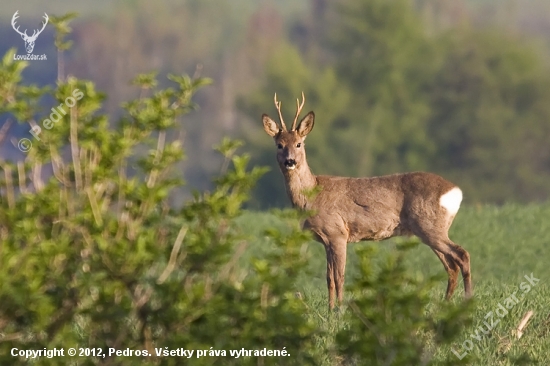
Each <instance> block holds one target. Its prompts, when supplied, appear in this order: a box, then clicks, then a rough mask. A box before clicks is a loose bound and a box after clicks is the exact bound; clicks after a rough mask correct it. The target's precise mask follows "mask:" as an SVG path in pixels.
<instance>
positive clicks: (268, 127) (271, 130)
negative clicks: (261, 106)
mask: <svg viewBox="0 0 550 366" xmlns="http://www.w3.org/2000/svg"><path fill="white" fill-rule="evenodd" d="M262 122H263V123H264V130H265V132H266V133H267V134H268V135H269V136H271V137H275V136H277V135H278V134H279V132H281V129H280V128H279V126H277V123H275V121H274V120H272V119H271V118H269V116H268V115H267V114H262Z"/></svg>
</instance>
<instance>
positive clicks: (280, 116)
mask: <svg viewBox="0 0 550 366" xmlns="http://www.w3.org/2000/svg"><path fill="white" fill-rule="evenodd" d="M273 101H274V102H275V107H276V108H277V112H279V121H281V129H282V130H283V131H286V130H287V129H286V126H285V122H284V121H283V114H282V113H281V104H282V103H281V102H279V101H277V93H275V96H274V97H273Z"/></svg>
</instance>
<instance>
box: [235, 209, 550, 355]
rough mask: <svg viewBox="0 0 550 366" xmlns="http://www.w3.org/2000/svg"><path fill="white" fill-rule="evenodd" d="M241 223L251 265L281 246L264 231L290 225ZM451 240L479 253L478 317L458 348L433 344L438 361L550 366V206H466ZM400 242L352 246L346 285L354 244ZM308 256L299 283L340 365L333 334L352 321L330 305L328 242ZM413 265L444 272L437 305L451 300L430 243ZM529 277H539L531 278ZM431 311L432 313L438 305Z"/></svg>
mask: <svg viewBox="0 0 550 366" xmlns="http://www.w3.org/2000/svg"><path fill="white" fill-rule="evenodd" d="M240 225H241V226H242V227H243V229H244V230H245V231H246V232H248V233H250V235H251V237H253V238H254V239H253V240H252V242H251V244H250V246H249V247H248V250H247V252H246V253H245V255H244V256H243V258H241V260H242V265H243V266H244V267H246V263H247V261H248V258H250V257H251V256H261V255H262V254H263V253H265V252H267V251H269V250H272V249H273V248H272V247H271V245H272V244H270V243H269V241H268V240H267V239H264V235H263V232H264V230H265V229H266V228H268V227H278V228H282V227H284V225H283V223H282V222H281V221H280V219H278V218H276V217H274V216H273V215H272V214H269V213H258V212H248V213H246V214H245V215H243V216H242V217H241V218H240ZM450 237H451V239H452V240H453V241H455V242H456V243H457V244H460V245H462V246H463V247H464V248H466V250H468V251H469V253H470V255H471V261H472V277H473V283H474V298H475V300H474V313H473V322H472V324H470V325H466V324H465V325H464V327H463V329H462V330H461V334H460V336H459V337H458V341H457V342H455V343H454V344H453V345H452V347H446V348H441V349H436V348H433V349H432V351H433V353H434V356H433V357H434V359H435V360H436V362H435V364H444V362H445V360H447V359H451V360H452V361H456V363H458V361H459V357H457V356H455V354H456V355H459V356H464V358H463V360H462V364H464V362H465V364H470V365H518V364H526V365H531V364H538V365H550V253H549V251H548V247H549V245H550V204H544V205H542V204H541V205H537V204H532V205H526V206H519V205H512V204H509V205H505V206H502V207H495V206H475V207H473V206H466V207H463V208H462V209H461V211H460V212H459V214H458V215H457V217H456V219H455V221H454V223H453V226H452V228H451V231H450ZM397 240H399V239H397ZM395 242H396V241H395V240H389V241H383V242H369V243H367V242H364V243H358V244H351V245H350V246H349V247H348V263H347V268H346V279H347V280H346V281H347V283H346V284H349V282H350V281H352V280H353V277H354V276H356V275H357V261H358V258H357V255H356V253H355V250H354V247H356V246H364V245H371V246H375V247H376V248H377V250H378V252H377V254H376V255H377V256H378V255H382V254H383V253H384V252H385V251H392V250H395V249H394V248H395ZM304 255H307V256H309V257H310V260H309V265H308V268H307V269H306V273H304V274H303V275H302V276H301V277H300V278H297V279H296V282H295V286H296V287H297V290H298V291H300V292H301V294H302V295H303V298H304V301H305V302H306V304H307V305H308V308H309V309H310V313H309V314H308V316H309V317H311V318H312V319H313V320H314V321H316V322H317V323H318V325H319V327H320V328H321V329H323V330H325V331H326V332H327V333H326V334H327V336H326V337H323V338H320V339H319V340H318V342H319V344H318V346H319V347H318V349H319V352H320V354H321V358H322V359H323V365H337V364H340V363H339V360H338V359H336V358H335V357H334V356H333V354H332V353H331V351H330V350H331V347H332V343H331V342H332V340H331V339H332V337H331V335H333V334H335V333H336V331H338V330H339V329H342V327H346V324H343V322H342V321H340V320H341V319H340V315H339V314H338V313H336V314H334V313H329V311H328V308H327V289H326V281H325V266H326V261H325V252H324V249H323V247H322V245H321V244H319V243H316V242H311V243H309V244H308V245H307V247H304ZM407 266H408V267H410V270H411V271H414V272H417V273H419V274H421V275H422V276H424V277H427V276H429V275H434V274H440V275H441V283H440V285H439V286H438V287H437V288H435V289H434V290H433V293H432V297H433V299H434V303H435V302H436V301H438V300H439V299H441V298H442V297H443V295H444V291H445V288H446V284H447V281H446V273H445V271H444V269H443V266H442V265H441V263H440V262H439V260H438V259H437V257H436V256H435V255H434V254H433V252H432V251H431V250H430V249H429V248H428V247H427V246H425V245H423V244H419V245H418V246H417V247H415V248H413V249H412V250H410V252H409V255H408V256H407ZM525 276H528V277H530V278H531V280H530V281H531V283H529V282H528V281H527V279H526V278H525ZM531 276H532V277H531ZM532 278H534V279H532ZM537 280H538V281H537ZM514 296H515V299H516V300H517V301H516V300H514ZM462 297H463V285H462V281H461V282H460V283H459V286H458V287H457V291H456V292H455V295H454V298H453V300H452V301H453V302H454V303H457V304H459V303H460V302H461V301H462ZM506 301H508V302H506ZM499 304H500V305H499ZM506 306H507V307H508V309H506ZM529 310H532V311H533V312H534V315H533V317H532V318H531V320H530V322H529V324H528V326H527V327H526V328H525V330H524V334H523V337H522V338H521V339H519V340H517V339H516V338H515V336H514V335H513V333H512V332H513V330H514V329H515V328H516V327H517V326H518V324H519V322H520V320H521V318H522V317H523V316H524V314H525V313H527V312H528V311H529ZM344 311H345V310H344ZM426 311H427V312H428V314H429V312H430V311H431V309H430V308H428V309H426ZM484 322H486V323H484ZM488 328H490V329H489V330H488ZM485 333H486V334H485ZM419 336H420V335H419ZM468 348H470V350H469V351H468ZM453 350H454V352H453ZM449 356H451V357H449Z"/></svg>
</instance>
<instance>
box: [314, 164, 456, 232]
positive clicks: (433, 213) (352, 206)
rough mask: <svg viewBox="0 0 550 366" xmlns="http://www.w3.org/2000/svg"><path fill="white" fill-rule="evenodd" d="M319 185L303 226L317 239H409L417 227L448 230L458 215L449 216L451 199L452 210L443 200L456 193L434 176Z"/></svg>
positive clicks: (330, 180)
mask: <svg viewBox="0 0 550 366" xmlns="http://www.w3.org/2000/svg"><path fill="white" fill-rule="evenodd" d="M317 181H318V184H319V186H320V187H321V190H320V192H319V193H318V195H317V196H316V198H315V200H314V202H313V203H312V205H311V207H310V208H311V209H313V210H314V211H315V212H316V214H315V215H314V216H313V217H312V218H310V219H308V220H307V221H306V225H305V226H307V227H308V228H310V229H312V230H313V231H314V232H315V233H317V234H318V235H319V236H321V238H322V237H325V236H333V235H340V234H341V235H343V236H346V237H347V238H348V239H347V240H348V242H356V241H360V240H382V239H387V238H389V237H392V236H396V235H411V234H413V233H416V232H417V230H418V228H419V225H424V226H429V225H443V226H445V225H447V224H448V225H450V222H449V223H447V221H448V220H449V219H450V220H451V221H452V218H453V217H454V215H455V214H456V211H455V212H450V211H452V210H454V208H453V207H454V206H453V207H451V206H452V205H454V204H455V203H456V202H455V201H456V199H455V196H454V195H453V196H452V198H453V200H450V201H449V200H447V201H449V202H451V205H450V204H448V202H447V201H445V200H442V198H441V197H442V196H445V194H446V193H448V192H451V191H453V189H455V190H458V188H457V187H456V185H454V184H453V183H451V182H449V181H447V180H445V179H444V178H442V177H440V176H438V175H436V174H432V173H424V172H415V173H404V174H394V175H387V176H380V177H372V178H344V177H333V176H317ZM454 192H455V191H453V192H451V193H454ZM457 192H458V193H460V190H458V191H457ZM447 196H449V195H447ZM461 198H462V196H461V193H460V199H461ZM442 203H443V206H442ZM445 205H446V206H449V207H451V209H450V210H449V208H447V209H446V208H445V207H444V206H445ZM458 205H460V200H459V201H458ZM456 210H458V207H456ZM451 213H452V215H451ZM441 218H443V221H441Z"/></svg>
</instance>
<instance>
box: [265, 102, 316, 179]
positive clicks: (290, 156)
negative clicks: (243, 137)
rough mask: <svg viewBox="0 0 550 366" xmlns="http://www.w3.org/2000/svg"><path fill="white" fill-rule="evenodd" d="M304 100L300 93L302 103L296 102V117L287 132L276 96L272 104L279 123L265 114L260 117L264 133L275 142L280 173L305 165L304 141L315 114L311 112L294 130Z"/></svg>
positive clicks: (311, 127) (310, 128)
mask: <svg viewBox="0 0 550 366" xmlns="http://www.w3.org/2000/svg"><path fill="white" fill-rule="evenodd" d="M305 101H306V99H305V97H304V93H303V92H302V103H301V104H300V101H299V100H298V99H297V100H296V115H295V116H294V121H293V122H292V128H291V130H290V131H288V130H287V128H286V126H285V123H284V121H283V116H282V114H281V102H279V101H277V94H275V97H274V102H275V107H276V108H277V112H279V120H280V122H281V124H280V125H278V124H277V123H276V122H275V121H273V120H272V119H271V118H270V117H269V116H268V115H267V114H263V115H262V122H263V124H264V130H265V132H266V133H267V134H268V135H269V136H271V137H273V140H275V146H276V147H277V162H278V163H279V167H280V168H281V171H282V172H285V171H287V172H290V171H292V170H294V169H296V168H300V166H302V165H303V164H306V150H305V146H304V140H305V139H306V136H307V134H308V133H310V132H311V130H312V129H313V124H314V120H315V114H314V113H313V111H311V112H309V113H308V114H306V116H305V117H304V118H302V120H301V121H300V123H299V124H298V127H297V128H296V122H297V120H298V117H299V116H300V112H301V111H302V108H303V107H304V103H305Z"/></svg>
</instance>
